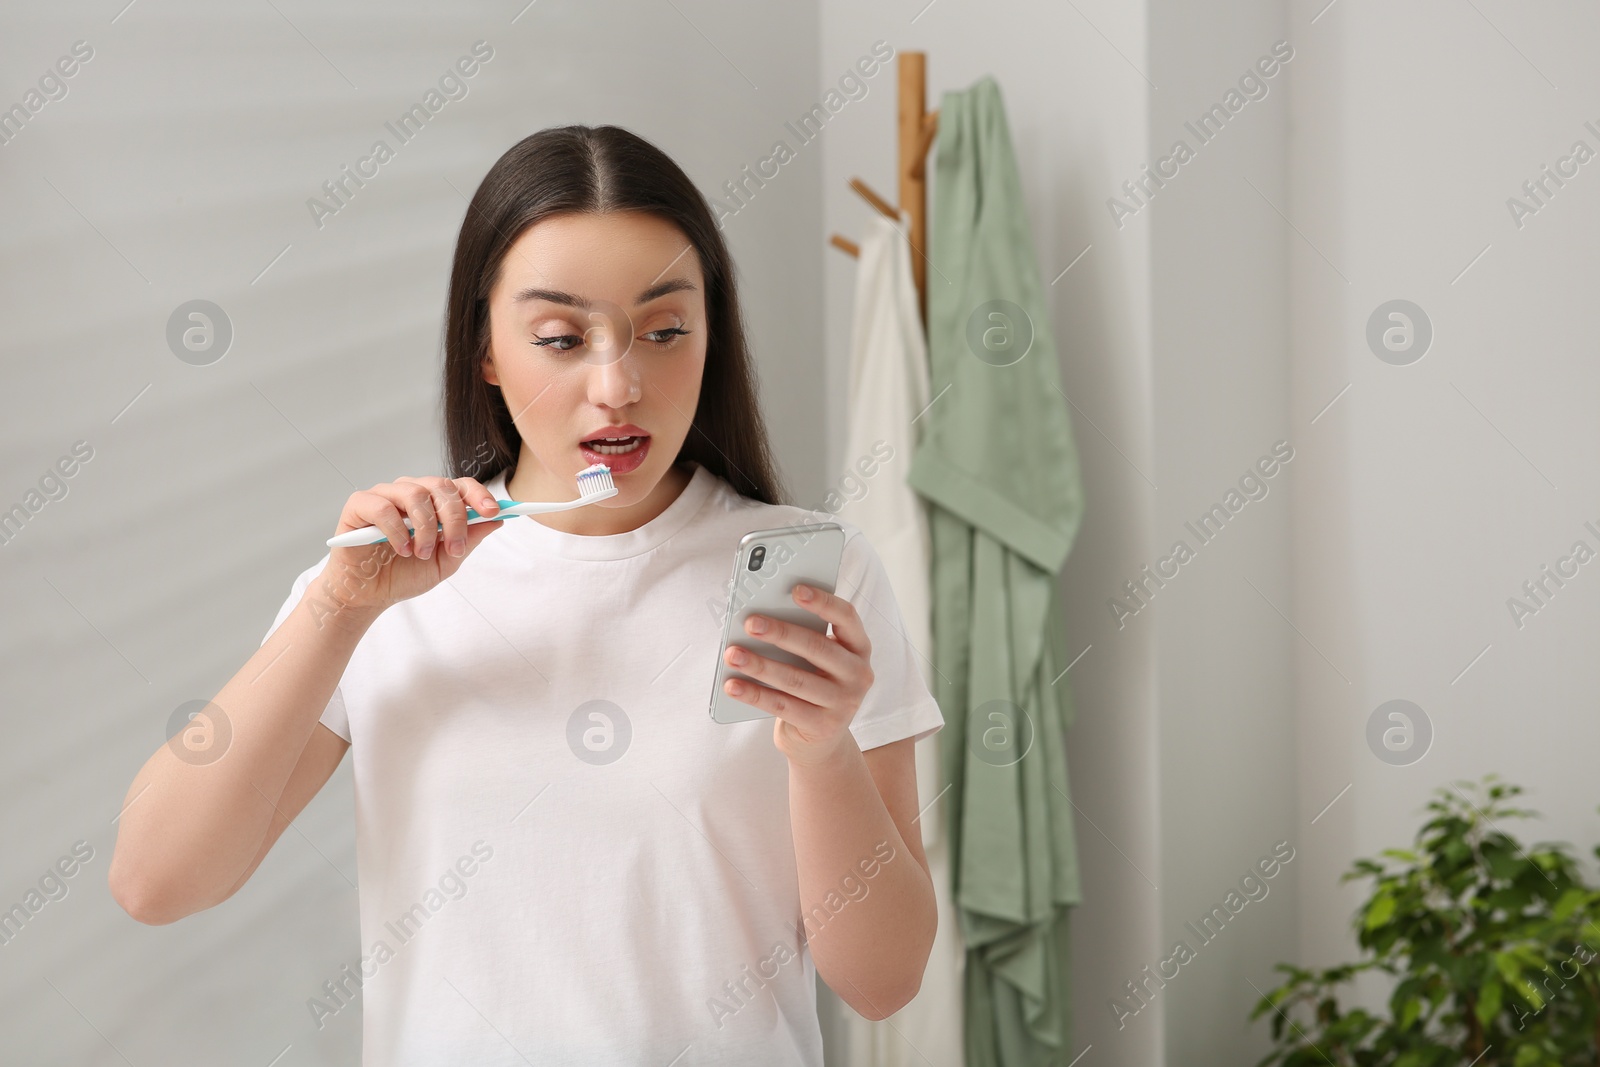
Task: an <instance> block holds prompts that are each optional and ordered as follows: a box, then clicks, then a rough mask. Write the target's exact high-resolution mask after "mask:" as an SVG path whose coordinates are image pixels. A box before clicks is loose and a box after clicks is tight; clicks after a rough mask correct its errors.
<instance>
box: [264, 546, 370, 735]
mask: <svg viewBox="0 0 1600 1067" xmlns="http://www.w3.org/2000/svg"><path fill="white" fill-rule="evenodd" d="M330 558H331V553H330V554H329V555H327V556H323V557H322V559H320V560H318V561H317V562H316V563H314V564H312V565H311V566H310V567H308V568H306V569H305V570H304V571H302V572H300V576H299V577H298V578H296V579H295V580H294V585H293V586H291V587H290V591H289V598H288V599H287V600H285V601H284V602H283V606H282V607H280V608H279V609H278V617H277V618H275V619H273V620H272V626H271V627H270V628H269V629H268V630H267V633H266V637H263V638H262V639H261V643H262V644H263V645H264V644H266V643H267V638H269V637H271V636H272V635H273V633H274V632H276V631H277V629H278V627H280V626H282V625H283V621H284V620H285V619H287V618H288V617H289V613H290V612H292V611H293V610H294V606H295V605H296V604H298V603H300V598H301V597H302V596H304V595H305V591H306V589H307V588H309V587H310V585H311V580H312V579H313V578H315V577H316V576H317V575H318V574H320V573H322V568H323V567H325V566H327V563H328V560H329V559H330ZM343 686H344V682H343V680H341V681H340V683H339V685H336V686H334V687H333V696H332V697H330V698H329V699H328V706H327V707H326V708H324V709H323V712H322V718H321V722H322V725H324V726H326V727H327V728H328V729H330V730H332V731H333V732H334V733H336V734H338V735H339V736H340V737H342V738H344V739H345V740H346V741H348V740H350V718H349V716H348V715H347V714H346V712H345V707H344V692H343Z"/></svg>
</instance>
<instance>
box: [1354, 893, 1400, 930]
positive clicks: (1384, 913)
mask: <svg viewBox="0 0 1600 1067" xmlns="http://www.w3.org/2000/svg"><path fill="white" fill-rule="evenodd" d="M1394 909H1395V899H1394V894H1392V893H1390V892H1389V890H1388V889H1384V890H1383V891H1381V892H1380V893H1379V894H1378V895H1377V896H1375V897H1373V898H1372V903H1371V904H1369V905H1367V918H1366V921H1365V922H1364V923H1362V926H1363V928H1365V929H1367V930H1376V929H1377V928H1378V927H1380V926H1382V925H1383V924H1384V923H1387V922H1388V921H1389V920H1390V919H1392V918H1394Z"/></svg>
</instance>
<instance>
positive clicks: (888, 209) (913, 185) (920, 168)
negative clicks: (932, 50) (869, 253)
mask: <svg viewBox="0 0 1600 1067" xmlns="http://www.w3.org/2000/svg"><path fill="white" fill-rule="evenodd" d="M927 61H928V54H927V53H926V52H901V53H900V55H899V57H898V58H897V60H896V64H895V68H896V70H897V71H898V72H899V94H900V115H899V134H900V135H899V175H900V204H901V206H902V207H903V208H904V209H905V214H906V219H905V220H904V221H905V222H906V223H908V224H909V225H908V226H907V230H908V232H907V236H908V238H909V239H910V243H911V275H912V278H913V279H915V281H916V285H917V310H918V312H919V313H920V314H921V315H922V323H923V326H924V328H926V326H927V323H928V253H927V247H928V178H927V166H926V163H927V158H928V149H929V148H930V147H931V146H932V145H933V138H934V136H935V135H936V134H937V133H938V132H939V111H938V109H937V108H935V109H934V110H933V111H927V110H925V108H926V104H927V85H928V82H927V70H928V67H927ZM850 188H852V189H854V190H855V191H856V192H857V193H858V194H860V196H861V198H862V199H864V200H865V201H866V202H867V203H869V204H871V205H872V206H873V207H875V208H877V209H878V210H879V211H881V212H882V213H883V214H884V215H886V216H888V217H889V218H890V219H892V220H894V221H895V222H896V223H901V222H902V219H901V217H900V212H899V211H896V210H895V208H894V206H893V205H891V204H890V203H889V202H888V201H887V200H885V199H884V198H883V197H881V196H879V195H878V194H877V193H875V192H873V190H872V188H871V187H870V186H869V185H867V183H866V182H864V181H862V180H861V179H860V178H851V179H850ZM828 243H829V244H831V245H833V246H834V247H835V248H837V249H839V250H840V251H842V252H846V253H848V254H850V255H852V256H860V254H861V247H860V246H859V245H857V244H856V243H855V242H854V241H851V240H849V239H848V238H845V237H841V236H840V235H839V234H834V235H833V236H832V237H830V238H828Z"/></svg>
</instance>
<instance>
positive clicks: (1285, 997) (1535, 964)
mask: <svg viewBox="0 0 1600 1067" xmlns="http://www.w3.org/2000/svg"><path fill="white" fill-rule="evenodd" d="M1521 792H1522V789H1521V787H1520V786H1516V785H1511V784H1506V783H1502V782H1501V781H1499V779H1498V778H1497V777H1496V776H1495V775H1489V776H1488V777H1486V778H1485V779H1484V780H1483V782H1481V783H1472V782H1459V783H1457V784H1456V786H1455V787H1454V788H1441V789H1439V790H1438V791H1437V793H1436V796H1435V799H1433V800H1431V801H1429V803H1428V805H1427V811H1428V812H1429V813H1430V814H1431V816H1432V817H1431V818H1430V819H1429V820H1428V822H1427V823H1426V824H1424V825H1423V827H1422V828H1421V829H1420V830H1419V831H1418V832H1417V836H1416V843H1415V845H1414V847H1412V848H1411V849H1385V850H1384V851H1383V852H1382V853H1381V857H1382V858H1381V859H1361V860H1357V861H1356V863H1355V864H1354V865H1353V866H1352V868H1351V869H1350V870H1349V871H1348V872H1347V873H1346V874H1345V875H1344V880H1345V881H1349V880H1351V879H1371V880H1372V883H1373V884H1372V892H1371V894H1370V895H1369V896H1368V897H1367V899H1366V901H1365V902H1364V903H1363V904H1362V905H1361V907H1360V908H1359V909H1358V910H1357V912H1356V916H1355V926H1356V930H1357V940H1358V942H1359V944H1360V946H1361V949H1362V958H1361V959H1360V960H1359V961H1358V962H1355V963H1348V964H1344V965H1342V966H1338V967H1331V968H1328V969H1326V970H1306V969H1303V968H1300V967H1294V966H1290V965H1288V964H1279V965H1278V967H1277V969H1278V970H1279V971H1282V972H1284V973H1285V974H1286V975H1287V976H1288V977H1287V980H1286V981H1284V983H1283V984H1282V985H1280V986H1278V987H1277V988H1276V989H1273V990H1271V991H1270V992H1268V993H1267V994H1266V995H1265V996H1264V997H1262V998H1261V999H1260V1000H1259V1001H1258V1002H1257V1003H1256V1006H1255V1008H1254V1010H1253V1011H1252V1012H1251V1016H1250V1017H1251V1018H1252V1019H1259V1018H1261V1017H1262V1016H1267V1017H1268V1018H1269V1019H1270V1022H1271V1027H1272V1039H1273V1044H1274V1049H1273V1051H1272V1053H1271V1054H1270V1055H1268V1056H1267V1057H1266V1058H1265V1059H1263V1060H1262V1061H1261V1062H1260V1064H1259V1065H1258V1067H1268V1065H1277V1067H1312V1065H1318V1067H1328V1065H1332V1067H1435V1065H1438V1067H1444V1065H1446V1064H1448V1065H1450V1067H1467V1065H1468V1064H1471V1065H1473V1067H1578V1065H1586V1064H1596V1065H1600V964H1597V963H1596V961H1597V960H1600V891H1597V890H1596V889H1595V888H1591V887H1590V886H1589V885H1587V884H1586V882H1585V880H1584V875H1583V872H1582V871H1581V870H1580V869H1579V867H1578V863H1577V860H1576V859H1575V857H1574V856H1573V855H1572V854H1571V853H1570V852H1569V851H1568V847H1567V846H1566V845H1563V844H1550V843H1540V844H1535V845H1533V846H1531V847H1528V848H1524V847H1523V846H1522V845H1521V844H1520V843H1519V842H1518V841H1517V839H1516V838H1514V837H1512V836H1511V835H1509V834H1507V833H1506V832H1505V830H1504V829H1503V827H1502V822H1503V820H1508V819H1518V818H1528V817H1530V816H1533V815H1535V814H1536V813H1535V812H1532V811H1528V810H1525V809H1522V808H1519V807H1515V806H1512V804H1511V803H1510V801H1511V799H1512V798H1514V797H1516V796H1518V795H1519V794H1520V793H1521ZM1595 853H1596V855H1597V856H1600V847H1597V848H1596V849H1595ZM1366 971H1381V972H1383V973H1385V974H1388V975H1390V976H1392V977H1393V979H1394V980H1395V985H1394V991H1393V993H1392V995H1391V996H1390V997H1389V1002H1388V1011H1387V1013H1381V1012H1380V1013H1375V1012H1369V1011H1367V1010H1366V1009H1364V1008H1360V1007H1350V1008H1348V1009H1346V1008H1344V1007H1342V1006H1341V1005H1340V1003H1339V998H1338V995H1337V992H1336V989H1337V987H1339V986H1341V985H1344V984H1346V983H1348V982H1350V981H1351V980H1352V979H1354V978H1355V977H1356V976H1357V975H1359V974H1361V973H1363V972H1366Z"/></svg>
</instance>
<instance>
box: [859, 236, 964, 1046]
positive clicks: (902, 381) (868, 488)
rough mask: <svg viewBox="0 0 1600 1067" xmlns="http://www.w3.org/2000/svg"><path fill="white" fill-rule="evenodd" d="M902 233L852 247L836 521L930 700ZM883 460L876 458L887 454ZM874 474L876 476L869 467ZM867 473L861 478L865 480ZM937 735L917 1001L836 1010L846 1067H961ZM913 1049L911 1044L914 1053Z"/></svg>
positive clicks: (916, 379) (926, 785) (931, 761)
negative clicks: (877, 561)
mask: <svg viewBox="0 0 1600 1067" xmlns="http://www.w3.org/2000/svg"><path fill="white" fill-rule="evenodd" d="M911 255H912V253H911V243H910V241H909V240H908V238H907V236H906V230H905V225H904V223H903V222H902V224H901V225H898V226H897V225H896V224H895V223H893V222H891V221H890V220H889V219H887V218H885V217H884V216H882V215H881V214H874V215H873V216H872V217H871V218H870V219H869V220H868V224H867V232H866V234H865V236H864V238H863V239H862V241H861V255H860V259H859V274H858V275H857V279H856V306H855V325H854V330H853V331H852V335H851V351H850V392H849V403H850V411H849V431H848V434H847V436H846V443H845V453H844V463H845V468H844V472H845V473H846V474H848V475H852V476H854V478H855V479H856V483H859V484H860V485H862V486H864V487H865V492H860V490H859V489H858V490H857V491H858V492H860V495H859V497H858V498H857V499H854V500H848V499H847V502H846V503H845V504H844V505H843V506H841V507H840V508H839V510H838V515H839V517H840V518H841V519H843V520H845V521H846V522H849V523H852V524H854V525H855V526H857V527H859V528H860V530H861V531H862V533H864V534H865V535H866V536H867V539H868V540H869V541H871V542H872V545H873V547H874V548H876V549H877V550H878V555H879V556H880V557H881V558H882V560H883V565H884V568H885V570H886V571H887V572H888V575H889V584H890V586H891V587H892V588H893V589H894V595H895V600H896V602H897V603H898V604H899V607H900V614H901V617H902V619H903V620H904V623H905V637H906V640H907V641H909V642H910V644H911V647H912V648H913V649H915V654H916V658H917V662H918V663H919V664H920V665H921V667H922V673H923V679H924V681H926V682H927V683H928V688H929V691H931V692H937V691H938V690H937V689H936V688H935V687H934V685H933V678H934V669H933V660H932V657H933V640H932V609H931V604H930V592H929V588H928V573H929V556H930V553H931V551H932V547H931V540H930V536H929V532H928V516H927V510H926V509H927V505H926V504H925V503H924V502H923V500H922V498H921V497H920V496H918V495H917V493H916V492H915V491H913V490H912V489H911V488H910V487H909V486H908V485H907V484H906V475H907V474H908V472H909V471H910V470H911V457H912V455H913V454H914V453H915V451H916V445H917V437H918V433H919V430H920V427H921V426H922V423H921V422H920V421H918V422H915V423H914V422H912V419H914V418H916V417H917V416H918V415H919V414H920V413H921V412H922V411H923V409H925V408H926V407H927V406H928V402H929V399H930V398H929V396H928V393H929V391H930V388H929V384H928V347H927V338H926V336H925V335H924V332H923V326H922V318H921V314H920V312H919V311H918V308H917V290H916V285H915V282H914V280H913V276H912V273H911ZM891 451H892V454H891V455H890V458H889V459H888V460H886V461H885V460H880V459H879V457H881V456H883V455H885V454H890V453H891ZM858 464H862V465H861V466H858ZM874 464H876V467H874ZM866 470H870V471H872V475H871V477H870V478H869V477H865V476H864V474H863V472H864V471H866ZM941 736H942V731H941V733H939V734H934V735H933V736H932V737H925V738H923V739H922V740H921V741H918V742H917V750H916V754H917V794H918V797H919V800H920V803H921V804H922V805H925V806H926V809H927V810H926V811H924V812H923V815H922V819H921V820H920V821H919V823H918V825H919V827H920V828H921V832H922V845H923V849H924V850H925V851H926V853H927V856H928V866H929V868H930V873H931V874H932V877H933V885H934V892H935V895H936V897H937V898H938V904H939V932H938V935H937V938H936V939H935V941H934V946H933V953H932V955H931V957H930V958H929V960H928V967H927V970H926V972H925V973H924V975H923V979H922V988H921V990H920V991H919V992H918V993H917V996H916V997H915V998H914V999H913V1000H912V1001H911V1003H910V1004H907V1005H906V1006H905V1007H904V1008H902V1009H901V1010H900V1011H899V1012H897V1013H895V1014H894V1015H892V1016H890V1017H889V1018H888V1019H886V1020H884V1021H883V1022H877V1023H875V1022H872V1021H870V1020H867V1019H864V1018H862V1017H861V1016H860V1015H857V1014H856V1013H855V1012H853V1011H851V1010H850V1009H848V1008H846V1007H843V1005H842V1004H841V1005H840V1006H839V1009H840V1015H841V1017H842V1018H843V1020H844V1027H843V1029H844V1033H845V1036H846V1043H847V1047H848V1049H849V1061H848V1065H847V1067H913V1065H915V1067H930V1065H931V1067H961V1065H962V1064H963V1063H964V1062H965V1060H964V1056H963V1054H962V1039H961V1027H962V1020H963V1011H962V1006H961V976H962V967H963V964H964V961H965V953H964V949H963V946H962V943H961V931H960V926H959V925H958V924H959V919H958V916H957V913H956V909H955V905H954V902H953V901H952V900H951V898H950V857H949V854H948V851H947V850H948V847H949V845H948V841H947V837H948V835H947V834H946V833H945V832H944V829H943V819H944V801H943V800H940V801H939V802H938V803H933V800H934V798H935V797H936V796H938V795H939V790H940V789H941V788H942V786H941V783H940V769H939V750H938V747H937V746H938V745H939V744H940V743H941V741H940V739H941ZM911 1042H915V1045H914V1046H913V1045H912V1044H911Z"/></svg>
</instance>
